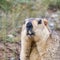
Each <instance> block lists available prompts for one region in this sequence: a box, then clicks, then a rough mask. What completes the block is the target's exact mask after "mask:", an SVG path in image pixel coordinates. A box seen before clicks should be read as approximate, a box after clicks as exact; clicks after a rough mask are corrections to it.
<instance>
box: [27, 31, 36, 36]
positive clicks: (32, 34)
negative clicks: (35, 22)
mask: <svg viewBox="0 0 60 60" xmlns="http://www.w3.org/2000/svg"><path fill="white" fill-rule="evenodd" d="M27 35H29V36H34V35H35V33H34V32H33V31H27Z"/></svg>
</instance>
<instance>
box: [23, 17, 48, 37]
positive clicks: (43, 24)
mask: <svg viewBox="0 0 60 60" xmlns="http://www.w3.org/2000/svg"><path fill="white" fill-rule="evenodd" d="M47 24H48V23H47V20H45V19H42V18H29V19H26V20H25V24H24V27H25V29H26V35H29V36H37V35H38V36H40V37H42V36H44V35H45V33H48V34H49V31H48V29H47Z"/></svg>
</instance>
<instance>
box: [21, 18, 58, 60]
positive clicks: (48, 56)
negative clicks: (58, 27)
mask: <svg viewBox="0 0 60 60" xmlns="http://www.w3.org/2000/svg"><path fill="white" fill-rule="evenodd" d="M38 20H39V18H35V19H34V20H33V21H32V24H33V27H34V28H33V31H34V32H35V36H34V37H28V36H27V35H26V23H27V21H28V20H27V21H26V23H25V24H24V25H23V28H22V33H21V54H20V59H21V60H53V59H52V57H53V54H54V53H55V52H56V50H57V48H58V46H59V40H58V39H59V38H58V36H57V35H55V34H54V33H53V34H52V35H51V37H50V32H49V29H48V28H47V24H48V22H47V21H46V20H44V19H43V20H42V24H40V25H38V24H37V21H38ZM32 41H34V42H35V44H36V46H34V47H33V48H32V50H31V45H32Z"/></svg>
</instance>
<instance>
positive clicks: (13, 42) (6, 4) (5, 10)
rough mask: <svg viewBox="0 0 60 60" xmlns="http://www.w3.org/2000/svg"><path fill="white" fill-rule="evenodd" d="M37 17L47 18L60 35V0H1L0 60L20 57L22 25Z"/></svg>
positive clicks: (15, 59)
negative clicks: (28, 19)
mask: <svg viewBox="0 0 60 60" xmlns="http://www.w3.org/2000/svg"><path fill="white" fill-rule="evenodd" d="M36 17H42V18H47V19H48V21H49V26H50V27H51V29H52V30H56V31H57V33H58V35H59V36H60V0H0V60H18V59H19V52H20V33H21V26H22V24H23V23H24V19H26V18H36ZM59 59H60V58H59Z"/></svg>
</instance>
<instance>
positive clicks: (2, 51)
mask: <svg viewBox="0 0 60 60" xmlns="http://www.w3.org/2000/svg"><path fill="white" fill-rule="evenodd" d="M57 33H58V35H59V36H60V31H57ZM20 48H21V44H20V41H18V42H4V41H0V60H18V59H19V53H20ZM59 52H60V46H59V48H58V50H57V53H56V56H54V58H55V59H54V60H60V53H59Z"/></svg>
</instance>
